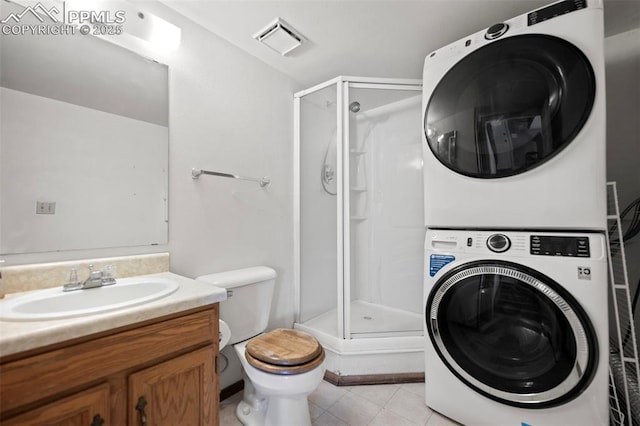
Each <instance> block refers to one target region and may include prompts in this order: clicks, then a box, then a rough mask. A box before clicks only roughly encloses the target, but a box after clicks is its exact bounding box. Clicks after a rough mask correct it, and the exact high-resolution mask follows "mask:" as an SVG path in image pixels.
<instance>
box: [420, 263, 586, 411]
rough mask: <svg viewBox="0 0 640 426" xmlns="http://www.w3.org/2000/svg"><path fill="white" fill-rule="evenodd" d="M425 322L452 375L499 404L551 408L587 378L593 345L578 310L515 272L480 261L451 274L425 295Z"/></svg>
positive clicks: (522, 271)
mask: <svg viewBox="0 0 640 426" xmlns="http://www.w3.org/2000/svg"><path fill="white" fill-rule="evenodd" d="M426 319H427V330H428V332H429V337H430V339H431V341H432V343H433V346H434V348H435V349H436V352H437V353H438V355H439V356H440V358H441V359H442V361H443V362H444V363H445V365H447V367H448V368H449V369H450V370H451V372H452V373H453V374H454V375H456V376H457V377H458V378H459V379H460V380H462V381H463V382H464V383H465V384H467V385H468V386H470V387H471V388H473V389H475V390H476V391H478V392H480V393H481V394H483V395H485V396H487V397H489V398H491V399H493V400H496V401H499V402H501V403H504V404H508V405H512V406H517V407H526V408H544V407H550V406H554V405H558V404H561V403H563V402H565V401H567V400H570V399H572V398H574V397H575V396H577V395H578V394H579V393H580V392H582V390H584V389H585V387H586V386H588V384H589V383H590V382H591V379H592V378H593V374H594V371H595V365H596V362H597V358H598V349H597V342H596V336H595V332H594V330H593V327H592V325H591V323H590V321H589V320H588V318H587V316H586V314H585V313H584V311H583V309H582V308H581V307H580V306H579V305H578V303H577V302H576V301H575V299H574V298H573V297H572V296H571V295H570V294H568V293H567V292H566V290H564V289H563V288H562V287H561V286H560V285H559V284H557V283H556V282H554V281H553V280H551V279H550V278H549V277H547V276H545V275H543V274H541V273H539V272H536V271H533V270H531V269H529V268H526V267H524V266H522V265H518V264H515V263H511V262H502V261H492V260H487V261H477V262H471V263H468V264H465V265H462V266H459V267H457V268H454V269H453V270H451V271H449V272H448V273H447V274H445V275H444V276H443V277H442V278H441V279H440V280H438V282H437V283H436V284H435V286H434V288H433V290H432V291H431V294H430V296H429V298H428V301H427V306H426Z"/></svg>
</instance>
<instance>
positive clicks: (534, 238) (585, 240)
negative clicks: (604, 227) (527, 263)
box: [529, 235, 590, 257]
mask: <svg viewBox="0 0 640 426" xmlns="http://www.w3.org/2000/svg"><path fill="white" fill-rule="evenodd" d="M529 242H530V247H531V254H536V255H542V256H567V257H590V251H589V237H561V236H556V235H531V236H530V240H529Z"/></svg>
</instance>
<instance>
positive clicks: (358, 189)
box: [351, 186, 367, 192]
mask: <svg viewBox="0 0 640 426" xmlns="http://www.w3.org/2000/svg"><path fill="white" fill-rule="evenodd" d="M351 190H352V191H353V192H367V188H365V187H364V186H352V187H351Z"/></svg>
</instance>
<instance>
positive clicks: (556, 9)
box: [527, 0, 587, 26]
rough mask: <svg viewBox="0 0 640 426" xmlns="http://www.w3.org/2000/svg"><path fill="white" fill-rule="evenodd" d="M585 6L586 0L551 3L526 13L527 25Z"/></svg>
mask: <svg viewBox="0 0 640 426" xmlns="http://www.w3.org/2000/svg"><path fill="white" fill-rule="evenodd" d="M585 7H587V1H586V0H567V1H563V2H560V3H556V4H552V5H550V6H547V7H544V8H542V9H538V10H535V11H533V12H531V13H529V14H528V15H527V23H528V25H529V26H531V25H535V24H538V23H540V22H544V21H546V20H548V19H552V18H555V17H556V16H560V15H564V14H565V13H570V12H575V11H576V10H580V9H584V8H585Z"/></svg>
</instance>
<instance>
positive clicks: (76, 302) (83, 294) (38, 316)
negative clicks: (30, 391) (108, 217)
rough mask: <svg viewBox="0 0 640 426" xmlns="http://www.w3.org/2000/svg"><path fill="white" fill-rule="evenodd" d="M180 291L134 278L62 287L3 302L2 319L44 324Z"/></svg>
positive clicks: (167, 282)
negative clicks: (102, 284)
mask: <svg viewBox="0 0 640 426" xmlns="http://www.w3.org/2000/svg"><path fill="white" fill-rule="evenodd" d="M177 289H178V283H177V282H176V281H173V280H168V279H164V278H153V277H144V278H141V277H138V278H136V277H133V278H122V279H118V280H116V284H114V285H110V286H105V287H97V288H90V289H85V290H76V291H70V292H63V291H62V287H56V288H51V289H46V290H37V291H34V292H32V293H29V294H25V295H23V296H16V297H10V298H6V299H5V300H4V301H2V302H0V319H1V320H4V321H42V320H52V319H62V318H73V317H78V316H85V315H92V314H98V313H103V312H108V311H114V310H118V309H122V308H128V307H131V306H135V305H142V304H144V303H148V302H151V301H153V300H157V299H161V298H163V297H166V296H168V295H170V294H171V293H173V292H175V291H176V290H177Z"/></svg>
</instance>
